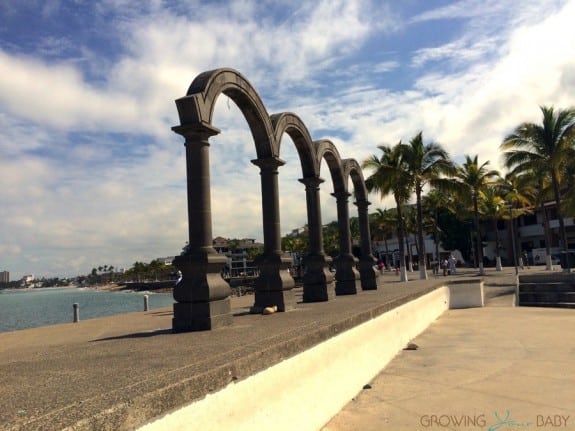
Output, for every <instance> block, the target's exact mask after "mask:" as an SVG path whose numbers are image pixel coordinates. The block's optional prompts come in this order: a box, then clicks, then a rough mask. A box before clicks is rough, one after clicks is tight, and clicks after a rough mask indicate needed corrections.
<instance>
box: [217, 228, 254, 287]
mask: <svg viewBox="0 0 575 431" xmlns="http://www.w3.org/2000/svg"><path fill="white" fill-rule="evenodd" d="M212 244H213V246H214V249H215V250H216V251H217V252H218V253H220V254H224V255H225V256H226V257H227V263H226V266H225V268H224V278H235V277H256V276H257V275H258V274H259V271H258V268H257V267H256V266H255V265H254V262H253V257H254V256H255V255H256V254H259V253H260V252H261V251H262V250H263V246H264V245H263V244H262V243H260V242H257V241H256V240H255V239H253V238H242V239H229V238H224V237H221V236H218V237H216V238H214V239H213V240H212Z"/></svg>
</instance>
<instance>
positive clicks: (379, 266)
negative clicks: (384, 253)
mask: <svg viewBox="0 0 575 431" xmlns="http://www.w3.org/2000/svg"><path fill="white" fill-rule="evenodd" d="M378 268H379V272H380V273H382V274H383V271H385V263H383V261H380V262H379V265H378Z"/></svg>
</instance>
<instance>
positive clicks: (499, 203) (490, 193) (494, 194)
mask: <svg viewBox="0 0 575 431" xmlns="http://www.w3.org/2000/svg"><path fill="white" fill-rule="evenodd" d="M479 212H480V213H481V215H483V217H485V218H486V219H487V220H490V221H491V222H493V230H494V232H495V270H496V271H501V270H502V267H501V241H500V240H499V229H498V227H497V222H498V221H499V219H503V218H506V215H507V209H506V207H505V199H504V198H503V196H502V195H501V191H500V190H499V189H498V188H497V187H494V186H492V187H486V188H485V189H484V190H480V191H479Z"/></svg>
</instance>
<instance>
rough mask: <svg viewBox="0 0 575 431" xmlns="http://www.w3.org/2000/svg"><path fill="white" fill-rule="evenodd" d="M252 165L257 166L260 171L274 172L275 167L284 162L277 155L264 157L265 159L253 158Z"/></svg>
mask: <svg viewBox="0 0 575 431" xmlns="http://www.w3.org/2000/svg"><path fill="white" fill-rule="evenodd" d="M251 162H252V163H253V164H254V165H256V166H258V167H259V168H260V169H261V170H262V172H274V171H277V168H279V167H280V166H283V165H285V164H286V162H285V161H283V160H282V159H280V158H279V157H266V158H265V159H254V160H252V161H251Z"/></svg>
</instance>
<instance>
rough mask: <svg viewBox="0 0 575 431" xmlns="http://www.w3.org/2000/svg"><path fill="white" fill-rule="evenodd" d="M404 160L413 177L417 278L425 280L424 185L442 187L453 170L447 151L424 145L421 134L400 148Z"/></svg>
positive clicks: (435, 146)
mask: <svg viewBox="0 0 575 431" xmlns="http://www.w3.org/2000/svg"><path fill="white" fill-rule="evenodd" d="M402 151H403V152H404V159H405V160H406V162H407V166H408V170H409V173H410V175H411V176H412V177H413V180H412V181H413V188H414V191H415V204H416V208H417V226H416V230H417V255H418V260H419V265H418V266H419V278H420V279H427V271H426V268H425V256H426V252H425V242H424V240H423V213H422V204H421V200H422V195H423V189H424V187H425V186H426V185H428V184H431V185H438V184H441V185H443V184H444V183H443V182H441V179H442V177H443V176H445V175H453V174H454V171H455V168H454V166H453V163H452V162H451V160H450V159H449V155H448V153H447V151H445V150H444V149H443V148H442V147H441V145H439V144H437V143H435V142H430V143H427V144H424V142H423V133H422V132H419V133H418V134H417V135H415V136H414V137H413V138H412V139H411V140H410V141H409V144H407V145H403V146H402Z"/></svg>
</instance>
